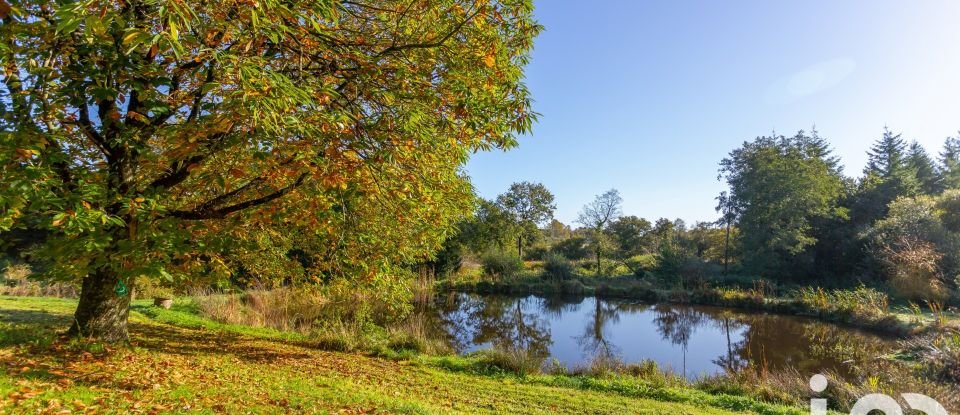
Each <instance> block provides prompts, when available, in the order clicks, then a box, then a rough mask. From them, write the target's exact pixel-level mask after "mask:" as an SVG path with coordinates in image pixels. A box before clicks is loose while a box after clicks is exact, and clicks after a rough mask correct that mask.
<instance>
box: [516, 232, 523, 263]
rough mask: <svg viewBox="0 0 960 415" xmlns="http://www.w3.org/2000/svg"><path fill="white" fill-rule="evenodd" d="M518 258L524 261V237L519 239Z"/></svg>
mask: <svg viewBox="0 0 960 415" xmlns="http://www.w3.org/2000/svg"><path fill="white" fill-rule="evenodd" d="M517 256H518V257H520V260H521V261H522V260H523V235H520V236H518V237H517Z"/></svg>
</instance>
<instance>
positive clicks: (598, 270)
mask: <svg viewBox="0 0 960 415" xmlns="http://www.w3.org/2000/svg"><path fill="white" fill-rule="evenodd" d="M597 276H598V277H599V276H600V250H599V249H598V250H597Z"/></svg>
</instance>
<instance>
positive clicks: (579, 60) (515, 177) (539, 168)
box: [467, 0, 960, 223]
mask: <svg viewBox="0 0 960 415" xmlns="http://www.w3.org/2000/svg"><path fill="white" fill-rule="evenodd" d="M536 6H537V11H536V16H537V19H538V20H539V21H540V23H541V24H543V25H544V26H546V31H545V32H544V33H543V34H542V35H541V36H540V37H539V38H538V39H537V42H536V47H535V50H534V53H533V62H532V63H531V65H530V66H529V67H528V68H527V83H528V85H529V87H530V89H531V91H532V92H533V96H534V99H535V101H536V102H535V105H534V109H535V110H536V111H537V112H539V113H540V114H541V117H540V121H539V122H538V123H537V124H536V125H535V126H534V132H533V134H532V135H531V136H528V137H523V138H522V139H521V142H520V146H519V147H518V148H515V149H513V150H510V151H509V152H506V153H504V152H490V153H479V154H476V155H474V157H473V158H472V159H471V161H470V163H469V164H468V166H467V171H468V172H469V174H470V176H471V178H472V180H473V182H474V185H475V186H476V188H477V191H478V192H479V194H480V195H481V196H484V197H487V198H492V197H495V196H496V195H497V194H498V193H501V192H503V191H504V190H505V189H506V188H507V187H508V186H509V185H510V183H512V182H515V181H521V180H528V181H538V182H542V183H544V184H545V185H546V186H547V187H548V188H549V189H550V190H551V191H553V193H554V194H555V195H556V197H557V199H556V201H557V212H556V217H557V218H558V219H560V220H562V221H564V222H566V223H572V222H573V221H574V219H575V218H576V216H577V212H579V210H580V208H581V207H582V206H583V205H584V204H585V203H587V202H589V201H590V200H592V199H593V197H594V195H596V194H599V193H602V192H603V191H605V190H607V189H610V188H616V189H618V190H619V191H620V193H621V195H622V196H623V199H624V206H623V210H624V213H625V214H632V215H638V216H641V217H646V218H648V219H655V218H658V217H668V218H682V219H684V220H686V221H688V222H691V223H692V222H693V221H697V220H714V219H715V218H716V214H715V212H714V210H713V207H714V205H715V201H714V198H715V197H716V195H717V194H718V193H719V192H720V191H722V190H723V189H724V185H723V183H720V182H718V181H717V165H718V163H719V161H720V160H721V159H722V158H723V157H724V156H725V155H726V154H727V153H728V152H729V151H730V150H732V149H734V148H736V147H737V146H739V145H740V144H742V143H743V141H744V140H750V139H753V138H754V137H756V136H758V135H765V134H769V133H770V132H771V131H774V130H776V131H777V132H778V133H783V134H792V133H794V132H796V131H797V130H799V129H809V128H810V127H811V126H813V125H816V128H817V130H818V131H820V133H821V135H822V136H824V137H826V138H828V139H829V140H830V142H831V143H832V145H833V147H834V149H835V151H836V153H837V154H838V155H839V156H840V157H841V158H842V159H843V163H844V165H845V166H846V169H845V171H846V173H847V174H848V175H859V173H860V171H861V170H862V169H863V165H864V164H865V161H866V151H867V149H868V148H869V146H870V144H871V142H872V141H873V140H875V139H876V138H878V137H879V136H880V135H881V133H882V130H883V127H884V125H887V126H889V127H890V128H891V129H892V130H894V131H897V132H903V135H904V137H906V138H908V139H911V140H917V141H919V142H920V143H921V144H923V145H924V146H925V147H926V148H927V150H928V151H930V152H931V153H937V152H939V151H940V146H941V145H942V143H943V140H944V139H945V138H946V137H947V136H956V135H957V131H958V130H960V1H954V0H923V1H907V0H902V1H892V0H889V1H887V0H884V1H877V0H859V1H853V0H846V1H827V0H817V1H803V2H787V1H760V0H757V1H707V0H701V1H692V0H690V1H679V0H678V1H673V0H662V1H627V0H617V1H613V0H610V1H604V2H592V3H587V2H580V1H572V0H543V1H537V2H536Z"/></svg>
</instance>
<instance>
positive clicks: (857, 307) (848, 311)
mask: <svg viewBox="0 0 960 415" xmlns="http://www.w3.org/2000/svg"><path fill="white" fill-rule="evenodd" d="M796 297H797V300H798V301H799V302H800V304H801V305H803V306H804V307H806V308H807V309H809V310H810V311H813V312H816V313H818V314H820V315H830V314H835V315H838V316H841V317H847V318H869V319H878V318H883V317H886V316H888V315H889V312H890V298H889V297H888V296H887V295H886V294H884V293H882V292H880V291H877V290H875V289H873V288H867V287H865V286H862V285H861V286H860V287H858V288H857V289H854V290H833V291H827V290H824V289H823V288H819V287H818V288H811V287H804V288H801V289H799V290H797V292H796Z"/></svg>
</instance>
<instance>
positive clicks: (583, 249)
mask: <svg viewBox="0 0 960 415" xmlns="http://www.w3.org/2000/svg"><path fill="white" fill-rule="evenodd" d="M550 252H553V253H557V254H560V255H563V256H564V257H566V258H569V259H571V260H574V261H576V260H581V259H586V258H587V256H589V255H590V251H589V250H588V249H587V240H586V238H583V237H581V236H574V237H572V238H569V239H564V240H562V241H560V242H557V243H556V244H555V245H554V246H553V248H551V249H550Z"/></svg>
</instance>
